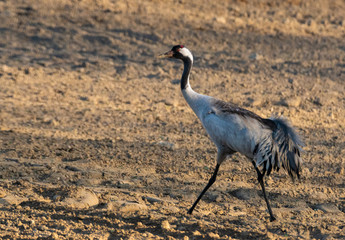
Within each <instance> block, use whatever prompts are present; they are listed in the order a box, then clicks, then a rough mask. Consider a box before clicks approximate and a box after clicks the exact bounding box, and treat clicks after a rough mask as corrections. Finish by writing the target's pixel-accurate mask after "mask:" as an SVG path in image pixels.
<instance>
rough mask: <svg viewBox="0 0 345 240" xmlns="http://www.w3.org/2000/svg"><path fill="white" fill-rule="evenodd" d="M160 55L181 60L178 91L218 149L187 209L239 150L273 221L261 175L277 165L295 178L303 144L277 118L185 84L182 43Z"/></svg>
mask: <svg viewBox="0 0 345 240" xmlns="http://www.w3.org/2000/svg"><path fill="white" fill-rule="evenodd" d="M162 56H163V57H168V58H177V59H181V60H182V61H183V63H184V71H183V74H182V78H181V90H182V94H183V96H184V98H185V99H186V101H187V103H188V104H189V106H190V107H191V108H192V110H193V111H194V113H195V114H196V116H197V117H198V118H199V119H200V121H201V123H202V125H203V126H204V128H205V129H206V131H207V133H208V134H209V136H210V138H211V140H212V141H213V142H214V143H215V145H216V147H217V150H218V154H217V165H216V168H215V171H214V173H213V175H212V177H211V179H210V180H209V183H208V184H207V186H206V187H205V189H204V190H203V191H202V193H201V194H200V196H199V197H198V199H197V200H196V202H195V203H194V205H193V206H192V208H191V209H190V210H189V211H188V212H189V213H192V211H193V210H194V207H195V206H196V205H197V203H198V202H199V200H200V199H201V197H202V196H203V194H204V193H205V192H206V191H207V189H208V188H209V187H210V186H211V185H212V184H213V182H214V181H215V180H216V175H217V172H218V169H219V166H220V164H221V163H222V162H223V161H224V160H225V159H226V158H227V157H229V156H231V155H232V154H233V153H235V152H239V153H241V154H243V155H244V156H246V157H247V158H248V159H250V160H251V161H252V163H253V165H254V167H255V169H256V171H257V174H258V180H259V182H260V185H261V187H262V190H263V193H264V197H265V200H266V203H267V207H268V210H269V213H270V217H271V221H273V220H274V219H275V218H274V216H273V213H272V210H271V208H270V205H269V202H268V199H267V197H266V193H265V187H264V184H263V177H264V175H265V174H267V175H269V174H270V173H271V171H272V169H274V170H279V169H280V167H283V168H284V169H285V170H287V172H288V173H289V175H290V176H291V177H292V178H293V177H294V176H297V177H299V173H300V167H301V159H300V150H301V146H302V145H303V144H302V142H301V140H300V139H299V137H298V135H297V134H296V133H295V131H294V130H293V128H292V127H291V126H290V125H289V124H288V123H287V122H286V121H285V120H283V119H281V118H272V119H265V118H261V117H260V116H258V115H256V114H255V113H253V112H251V111H248V110H246V109H243V108H239V107H237V106H235V105H233V104H231V103H227V102H224V101H221V100H218V99H216V98H213V97H210V96H206V95H202V94H199V93H197V92H195V91H194V90H193V89H192V88H191V86H190V84H189V74H190V71H191V68H192V65H193V56H192V54H191V52H190V51H189V50H188V49H187V48H185V47H184V46H182V45H177V46H174V47H173V48H172V50H171V51H169V52H167V53H166V54H164V55H162Z"/></svg>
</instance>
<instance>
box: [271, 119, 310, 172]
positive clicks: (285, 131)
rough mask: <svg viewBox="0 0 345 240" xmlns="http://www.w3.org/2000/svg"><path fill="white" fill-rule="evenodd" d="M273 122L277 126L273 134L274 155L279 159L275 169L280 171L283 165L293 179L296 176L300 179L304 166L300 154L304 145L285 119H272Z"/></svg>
mask: <svg viewBox="0 0 345 240" xmlns="http://www.w3.org/2000/svg"><path fill="white" fill-rule="evenodd" d="M271 120H272V121H273V122H274V123H275V124H276V126H277V127H276V129H275V130H274V131H273V133H272V138H273V141H274V143H273V145H274V147H273V148H274V150H275V151H274V154H275V155H276V156H275V158H278V159H275V161H276V163H277V165H276V166H275V167H276V168H278V169H279V167H280V163H281V164H282V167H283V168H284V169H285V170H286V171H287V172H288V174H289V175H290V177H291V178H292V179H294V177H295V176H297V178H300V172H301V164H302V159H301V155H300V152H301V151H302V147H303V146H304V143H303V142H302V140H301V138H300V137H299V136H298V134H297V133H296V132H295V130H294V129H293V128H292V127H291V125H290V124H289V123H288V122H287V121H286V120H285V119H283V118H271Z"/></svg>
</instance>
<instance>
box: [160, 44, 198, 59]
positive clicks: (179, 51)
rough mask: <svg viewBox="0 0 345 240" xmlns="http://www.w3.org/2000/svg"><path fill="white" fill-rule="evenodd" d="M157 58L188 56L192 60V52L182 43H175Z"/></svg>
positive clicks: (184, 57)
mask: <svg viewBox="0 0 345 240" xmlns="http://www.w3.org/2000/svg"><path fill="white" fill-rule="evenodd" d="M158 57H159V58H176V59H181V60H184V59H187V58H189V59H190V60H192V62H193V55H192V53H191V52H190V51H189V50H188V49H187V48H186V47H185V46H183V45H176V46H173V48H172V49H171V50H170V51H168V52H166V53H163V54H161V55H159V56H158Z"/></svg>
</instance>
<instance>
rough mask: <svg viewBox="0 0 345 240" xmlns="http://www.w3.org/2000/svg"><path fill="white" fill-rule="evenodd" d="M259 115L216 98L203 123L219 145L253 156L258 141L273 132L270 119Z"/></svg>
mask: <svg viewBox="0 0 345 240" xmlns="http://www.w3.org/2000/svg"><path fill="white" fill-rule="evenodd" d="M267 122H268V124H265V123H266V121H265V119H262V118H260V117H259V116H258V115H256V114H254V113H252V112H250V111H248V110H245V109H243V108H238V107H236V106H234V105H232V104H230V103H225V102H222V101H219V100H215V101H214V102H213V104H212V105H211V110H210V111H209V112H207V113H206V114H205V115H204V117H203V119H202V123H203V125H204V127H205V129H206V130H207V132H208V134H209V135H210V137H211V139H212V140H213V141H214V142H215V143H216V145H217V146H227V147H228V148H230V149H232V150H234V151H236V152H240V153H242V154H244V155H245V156H247V157H249V158H253V156H254V155H253V151H254V148H255V145H256V144H257V142H259V141H260V140H261V139H262V138H264V137H266V136H267V135H268V134H272V130H271V128H270V126H272V127H273V125H272V124H270V121H267Z"/></svg>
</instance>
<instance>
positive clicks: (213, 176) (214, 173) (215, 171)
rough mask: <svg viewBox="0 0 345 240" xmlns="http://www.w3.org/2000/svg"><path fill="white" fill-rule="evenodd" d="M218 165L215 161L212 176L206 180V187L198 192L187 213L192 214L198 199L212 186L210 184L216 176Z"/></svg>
mask: <svg viewBox="0 0 345 240" xmlns="http://www.w3.org/2000/svg"><path fill="white" fill-rule="evenodd" d="M219 166H220V164H219V163H217V165H216V168H215V169H214V172H213V174H212V177H211V178H210V180H209V181H208V183H207V185H206V187H205V188H204V190H202V192H201V193H200V195H199V197H198V199H197V200H196V201H195V202H194V204H193V206H192V207H191V208H190V209H189V210H188V213H189V214H192V212H193V210H194V208H195V206H196V205H197V204H198V202H199V201H200V199H201V197H202V196H203V195H204V194H205V192H206V191H207V190H208V189H209V188H210V187H211V186H212V184H213V183H214V182H215V181H216V178H217V173H218V170H219Z"/></svg>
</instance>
